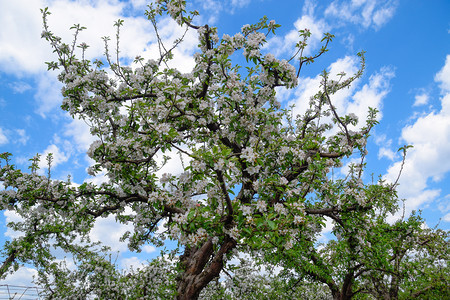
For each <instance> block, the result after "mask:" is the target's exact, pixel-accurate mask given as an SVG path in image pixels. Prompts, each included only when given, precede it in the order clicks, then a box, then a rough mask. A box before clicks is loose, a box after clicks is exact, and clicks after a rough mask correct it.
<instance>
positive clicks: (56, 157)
mask: <svg viewBox="0 0 450 300" xmlns="http://www.w3.org/2000/svg"><path fill="white" fill-rule="evenodd" d="M50 153H52V154H53V161H52V168H55V167H56V166H58V165H59V164H62V163H65V162H67V161H68V160H69V157H70V154H69V153H67V152H63V151H62V150H61V149H60V148H59V147H58V146H57V145H55V144H51V145H49V146H48V147H47V148H46V149H45V150H44V152H43V153H41V160H40V162H39V168H40V172H43V169H46V168H47V164H48V163H47V160H46V157H47V156H48V154H50Z"/></svg>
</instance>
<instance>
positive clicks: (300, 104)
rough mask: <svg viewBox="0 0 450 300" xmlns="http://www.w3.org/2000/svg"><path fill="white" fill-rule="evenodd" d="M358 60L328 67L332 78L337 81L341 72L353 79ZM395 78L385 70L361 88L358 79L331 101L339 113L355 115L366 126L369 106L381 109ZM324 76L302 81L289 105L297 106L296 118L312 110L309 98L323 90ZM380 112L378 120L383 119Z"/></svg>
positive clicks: (361, 124) (307, 78)
mask: <svg viewBox="0 0 450 300" xmlns="http://www.w3.org/2000/svg"><path fill="white" fill-rule="evenodd" d="M358 64H359V60H358V58H357V57H354V56H346V57H344V58H340V59H338V60H337V61H335V62H334V63H332V64H331V65H330V66H329V67H328V71H329V72H330V78H333V79H337V78H338V77H337V76H338V75H337V74H339V73H342V72H344V73H346V74H347V75H346V76H347V77H348V76H352V75H353V74H355V73H356V72H357V70H358ZM393 77H394V71H393V70H392V68H389V67H383V68H381V69H380V70H379V71H378V72H375V73H374V74H372V75H371V76H370V77H369V80H368V82H367V83H365V84H364V85H363V86H362V87H359V84H360V81H361V80H356V81H355V82H354V83H353V84H352V85H351V86H350V88H348V89H343V90H340V91H338V92H337V93H335V94H334V95H332V96H331V101H332V103H333V105H334V106H335V107H336V110H337V112H338V114H340V115H345V114H349V113H354V114H355V115H356V116H357V117H358V119H359V124H360V126H364V125H365V121H366V119H367V113H368V111H369V107H371V108H376V109H378V110H380V111H381V110H382V106H383V99H384V98H385V97H386V96H387V94H388V93H389V91H390V80H391V79H392V78H393ZM320 82H321V77H320V75H317V76H316V77H314V78H310V77H306V78H301V79H300V83H299V86H298V87H297V88H296V90H295V92H294V96H293V100H291V101H290V103H289V104H290V105H295V108H294V115H297V114H302V113H303V112H305V111H306V109H307V108H308V107H309V99H310V98H311V97H312V96H314V95H315V94H316V93H317V91H318V90H319V89H320ZM381 117H382V114H381V112H380V113H379V115H378V119H381Z"/></svg>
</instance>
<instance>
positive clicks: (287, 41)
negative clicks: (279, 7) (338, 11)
mask: <svg viewBox="0 0 450 300" xmlns="http://www.w3.org/2000/svg"><path fill="white" fill-rule="evenodd" d="M305 29H308V30H309V31H310V33H311V36H310V37H309V39H308V41H307V43H308V46H307V47H306V48H305V50H304V51H303V54H304V55H310V54H311V53H312V52H313V51H314V50H315V49H317V47H318V45H319V44H320V41H321V40H322V38H323V34H324V33H325V32H328V31H329V30H330V26H329V25H328V24H327V23H326V22H325V21H324V20H323V19H317V18H315V17H314V6H313V5H312V4H311V3H310V2H309V1H307V3H306V4H305V5H304V7H303V15H302V17H300V18H299V19H297V20H296V21H295V22H294V29H292V30H291V31H289V32H288V33H287V34H286V35H285V36H283V37H280V36H274V37H272V38H270V39H269V40H268V43H267V45H266V49H267V50H269V51H270V52H271V53H273V54H274V55H276V56H280V55H283V54H287V55H293V54H294V53H295V52H296V48H295V44H296V43H297V42H299V40H300V37H299V30H305Z"/></svg>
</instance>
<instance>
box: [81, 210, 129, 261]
mask: <svg viewBox="0 0 450 300" xmlns="http://www.w3.org/2000/svg"><path fill="white" fill-rule="evenodd" d="M132 230H133V226H132V225H125V224H121V223H118V222H117V221H116V219H115V217H114V216H108V217H106V218H100V219H97V220H96V222H95V225H94V228H93V229H92V231H91V233H90V237H91V239H92V240H93V241H101V242H102V243H103V244H104V245H106V246H109V247H111V251H113V252H123V251H126V250H127V249H128V246H127V243H126V242H121V241H120V238H121V237H122V236H123V235H124V234H125V232H127V231H132Z"/></svg>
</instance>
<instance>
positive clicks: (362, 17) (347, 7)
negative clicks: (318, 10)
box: [325, 0, 398, 29]
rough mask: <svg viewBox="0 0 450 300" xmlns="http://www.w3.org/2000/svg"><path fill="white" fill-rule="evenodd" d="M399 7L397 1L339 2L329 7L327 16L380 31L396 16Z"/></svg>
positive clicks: (326, 11) (354, 0)
mask: <svg viewBox="0 0 450 300" xmlns="http://www.w3.org/2000/svg"><path fill="white" fill-rule="evenodd" d="M397 6H398V1H397V0H381V1H380V0H353V1H351V2H349V1H338V0H337V1H333V2H332V3H331V4H330V5H329V6H328V7H327V9H326V10H325V15H326V16H327V17H333V18H336V19H338V20H339V21H341V22H350V23H353V24H356V25H361V26H363V27H364V28H369V27H373V28H375V29H379V28H381V27H382V26H383V25H384V24H386V23H387V22H388V21H389V20H390V19H391V18H392V17H393V16H394V13H395V10H396V8H397Z"/></svg>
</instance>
